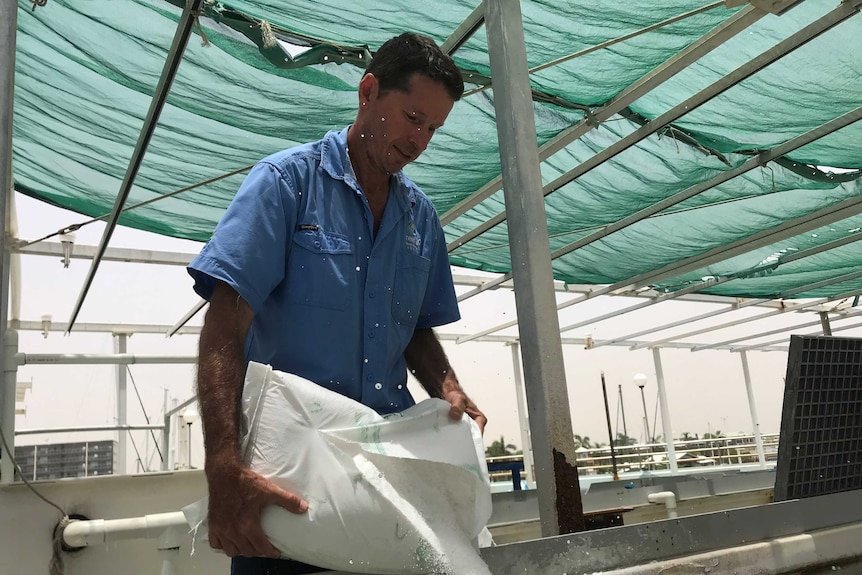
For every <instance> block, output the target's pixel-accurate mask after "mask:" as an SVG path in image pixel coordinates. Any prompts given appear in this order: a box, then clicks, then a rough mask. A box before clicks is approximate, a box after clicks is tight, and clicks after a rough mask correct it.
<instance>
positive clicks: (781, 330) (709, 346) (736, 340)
mask: <svg viewBox="0 0 862 575" xmlns="http://www.w3.org/2000/svg"><path fill="white" fill-rule="evenodd" d="M860 314H862V310H855V311H851V312H847V313H846V314H845V315H844V317H843V318H840V319H849V318H851V317H853V316H857V315H860ZM836 321H838V319H836ZM813 325H822V322H821V320H820V318H817V319H816V320H814V321H806V322H804V323H797V324H796V325H789V326H785V327H779V328H777V329H771V330H769V331H764V332H761V333H757V334H753V335H752V334H750V335H744V336H742V337H735V338H733V339H728V340H725V341H720V342H718V343H708V344H705V345H699V346H696V347H693V348H691V351H703V350H705V349H715V348H717V347H726V346H728V345H730V344H732V343H739V342H740V341H745V340H748V339H758V338H761V337H767V336H770V335H775V334H777V333H785V332H788V331H793V330H794V329H804V328H806V327H811V326H813ZM822 331H823V330H822V329H821V332H822Z"/></svg>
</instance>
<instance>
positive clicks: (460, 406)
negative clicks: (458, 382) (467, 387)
mask: <svg viewBox="0 0 862 575" xmlns="http://www.w3.org/2000/svg"><path fill="white" fill-rule="evenodd" d="M443 399H445V400H446V401H448V402H449V403H450V404H451V405H452V409H450V410H449V417H451V418H452V419H454V420H456V421H457V420H459V419H461V415H463V414H464V413H466V414H467V415H469V416H470V419H472V420H473V421H475V422H476V425H478V426H479V431H481V432H482V433H483V434H484V433H485V424H486V423H488V418H487V417H485V414H484V413H482V412H481V411H479V408H478V407H476V404H475V403H473V401H472V400H471V399H470V398H469V397H467V394H466V393H464V390H462V389H453V390H449V391H444V392H443Z"/></svg>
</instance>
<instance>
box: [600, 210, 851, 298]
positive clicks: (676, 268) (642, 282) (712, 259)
mask: <svg viewBox="0 0 862 575" xmlns="http://www.w3.org/2000/svg"><path fill="white" fill-rule="evenodd" d="M860 206H862V196H856V197H852V198H848V199H846V200H844V201H842V202H838V203H837V204H834V205H832V206H829V207H826V208H823V209H820V210H817V211H816V212H813V213H810V214H807V215H805V216H802V217H800V218H796V219H795V220H790V221H787V222H784V223H783V224H781V225H779V226H776V227H774V228H772V229H768V230H763V231H761V232H758V233H756V234H753V235H751V236H748V237H747V238H742V239H740V240H737V241H735V242H733V243H730V244H727V245H724V246H718V247H716V248H713V249H711V250H709V251H707V252H706V253H703V254H699V255H696V256H692V257H690V258H686V259H684V260H679V261H676V262H673V263H671V264H668V265H666V266H665V267H663V268H661V269H658V270H654V271H650V272H646V273H644V274H640V275H638V276H635V277H632V278H629V279H627V280H624V281H621V282H618V283H617V284H614V286H613V287H615V289H616V290H629V289H637V288H638V287H645V286H648V285H652V284H656V283H660V282H662V281H664V280H667V279H670V278H674V277H678V276H681V275H683V274H686V273H689V272H692V271H695V270H697V269H700V268H702V267H705V266H709V265H712V264H714V263H717V262H720V261H724V260H728V259H730V258H733V257H736V256H738V255H741V254H744V253H747V252H750V251H752V250H756V249H758V248H762V247H765V246H768V245H770V244H772V243H775V242H778V241H781V240H784V239H786V238H791V237H793V236H797V235H799V234H804V233H806V232H808V231H811V230H813V229H816V228H819V227H821V226H827V225H830V224H833V223H835V222H838V221H840V220H843V219H846V218H849V217H852V216H855V215H858V214H859V209H860ZM611 291H613V290H611Z"/></svg>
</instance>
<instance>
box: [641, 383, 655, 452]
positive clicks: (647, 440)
mask: <svg viewBox="0 0 862 575" xmlns="http://www.w3.org/2000/svg"><path fill="white" fill-rule="evenodd" d="M638 387H640V388H641V402H642V403H643V406H644V443H645V444H646V443H652V435H650V432H649V418H648V417H647V410H646V398H645V397H644V386H642V385H639V386H638Z"/></svg>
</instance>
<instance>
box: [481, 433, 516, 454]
mask: <svg viewBox="0 0 862 575" xmlns="http://www.w3.org/2000/svg"><path fill="white" fill-rule="evenodd" d="M517 449H518V447H517V446H515V445H513V444H511V443H506V438H505V437H503V436H502V435H501V436H500V439H499V440H497V441H494V442H493V443H492V444H491V445H490V446H489V447H486V448H485V457H504V456H506V455H515V452H516V451H517Z"/></svg>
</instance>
